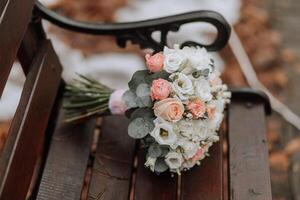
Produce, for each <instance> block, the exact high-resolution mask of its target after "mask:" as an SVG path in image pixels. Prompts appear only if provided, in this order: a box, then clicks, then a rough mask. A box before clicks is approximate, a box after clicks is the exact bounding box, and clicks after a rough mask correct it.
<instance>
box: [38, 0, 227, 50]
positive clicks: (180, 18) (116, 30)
mask: <svg viewBox="0 0 300 200" xmlns="http://www.w3.org/2000/svg"><path fill="white" fill-rule="evenodd" d="M35 14H36V16H38V17H41V18H43V19H46V20H48V21H50V22H52V23H53V24H55V25H57V26H59V27H61V28H64V29H68V30H71V31H75V32H80V33H87V34H93V35H112V36H115V37H116V39H117V44H118V45H119V46H120V47H125V46H126V42H127V41H128V40H129V41H131V42H132V43H134V44H139V45H140V47H141V48H152V49H153V50H155V51H161V50H162V49H163V47H164V46H166V45H167V35H168V32H169V31H173V32H176V31H178V30H179V28H180V26H182V25H183V24H187V23H191V22H207V23H209V24H211V25H213V26H214V27H215V28H216V29H217V37H216V39H215V41H214V42H212V43H211V44H209V45H204V44H199V43H196V42H193V41H186V42H183V43H182V44H181V46H202V47H205V48H206V49H207V50H208V51H217V50H219V49H221V48H223V47H224V46H225V45H226V44H227V41H228V39H229V36H230V26H229V24H228V23H227V21H226V20H225V19H224V18H223V16H222V15H220V14H219V13H216V12H213V11H207V10H204V11H195V12H189V13H184V14H179V15H173V16H168V17H161V18H156V19H150V20H143V21H136V22H126V23H105V24H104V23H88V22H81V21H76V20H72V19H69V18H67V17H64V16H61V15H59V14H57V13H55V12H54V11H52V10H50V9H48V8H46V7H44V6H43V5H42V4H41V3H39V2H38V1H36V4H35ZM154 31H160V32H161V38H160V41H159V42H158V41H156V40H154V39H153V38H152V33H153V32H154Z"/></svg>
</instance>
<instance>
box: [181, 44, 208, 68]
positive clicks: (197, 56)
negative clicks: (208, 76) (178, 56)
mask: <svg viewBox="0 0 300 200" xmlns="http://www.w3.org/2000/svg"><path fill="white" fill-rule="evenodd" d="M182 53H183V54H184V55H185V56H186V57H187V58H188V61H189V63H190V65H191V66H192V67H193V68H195V69H196V70H203V69H209V70H210V72H211V71H212V66H211V65H212V60H213V59H212V56H211V55H210V54H209V53H208V52H207V51H206V49H205V48H201V47H184V48H183V49H182Z"/></svg>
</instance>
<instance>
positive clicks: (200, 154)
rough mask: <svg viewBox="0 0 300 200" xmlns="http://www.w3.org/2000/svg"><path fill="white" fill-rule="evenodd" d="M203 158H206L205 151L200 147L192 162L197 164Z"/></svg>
mask: <svg viewBox="0 0 300 200" xmlns="http://www.w3.org/2000/svg"><path fill="white" fill-rule="evenodd" d="M203 157H204V149H203V148H201V147H200V148H199V149H198V150H197V152H196V154H195V155H194V156H193V157H192V161H193V162H197V161H198V160H200V159H201V158H203Z"/></svg>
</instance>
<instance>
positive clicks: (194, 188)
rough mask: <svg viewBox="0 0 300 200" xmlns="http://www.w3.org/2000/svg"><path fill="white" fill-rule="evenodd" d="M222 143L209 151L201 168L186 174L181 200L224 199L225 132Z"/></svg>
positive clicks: (183, 179) (198, 167) (183, 177)
mask: <svg viewBox="0 0 300 200" xmlns="http://www.w3.org/2000/svg"><path fill="white" fill-rule="evenodd" d="M219 135H220V141H219V142H217V143H215V144H214V145H213V146H212V147H211V148H210V150H209V153H210V156H209V157H206V158H205V159H204V160H203V161H202V162H201V165H200V166H195V167H194V168H193V169H191V170H190V171H187V172H184V173H183V175H182V183H181V197H180V199H181V200H211V199H217V200H222V199H223V185H222V182H223V180H222V178H223V177H222V176H223V175H222V174H223V155H222V153H223V151H222V143H223V132H221V133H220V134H219Z"/></svg>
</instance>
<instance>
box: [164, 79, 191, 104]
mask: <svg viewBox="0 0 300 200" xmlns="http://www.w3.org/2000/svg"><path fill="white" fill-rule="evenodd" d="M170 79H172V80H173V83H172V89H173V91H174V92H175V94H176V95H177V96H178V97H179V99H181V100H187V99H188V96H190V95H192V94H193V93H194V88H193V83H192V81H191V80H190V79H189V77H188V76H186V75H185V74H182V73H174V74H172V75H171V76H170Z"/></svg>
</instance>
